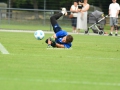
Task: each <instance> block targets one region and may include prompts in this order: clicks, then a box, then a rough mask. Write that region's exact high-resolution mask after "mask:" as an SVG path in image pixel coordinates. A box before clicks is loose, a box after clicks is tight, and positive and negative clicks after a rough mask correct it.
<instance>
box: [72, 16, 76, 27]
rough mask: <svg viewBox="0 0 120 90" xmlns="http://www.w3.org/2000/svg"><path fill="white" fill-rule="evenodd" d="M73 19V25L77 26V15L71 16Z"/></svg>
mask: <svg viewBox="0 0 120 90" xmlns="http://www.w3.org/2000/svg"><path fill="white" fill-rule="evenodd" d="M71 21H72V26H73V27H76V24H77V17H73V18H71Z"/></svg>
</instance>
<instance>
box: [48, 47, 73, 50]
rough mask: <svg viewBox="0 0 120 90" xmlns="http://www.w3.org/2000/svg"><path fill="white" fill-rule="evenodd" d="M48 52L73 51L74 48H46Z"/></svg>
mask: <svg viewBox="0 0 120 90" xmlns="http://www.w3.org/2000/svg"><path fill="white" fill-rule="evenodd" d="M46 49H47V50H72V48H52V47H51V48H46Z"/></svg>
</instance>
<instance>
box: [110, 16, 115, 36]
mask: <svg viewBox="0 0 120 90" xmlns="http://www.w3.org/2000/svg"><path fill="white" fill-rule="evenodd" d="M113 29H114V22H113V17H110V33H109V36H112V34H113Z"/></svg>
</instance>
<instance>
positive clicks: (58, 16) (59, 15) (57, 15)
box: [50, 8, 67, 33]
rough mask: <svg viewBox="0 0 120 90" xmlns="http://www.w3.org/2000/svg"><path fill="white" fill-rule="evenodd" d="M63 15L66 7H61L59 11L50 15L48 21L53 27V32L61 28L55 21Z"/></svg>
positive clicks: (65, 13)
mask: <svg viewBox="0 0 120 90" xmlns="http://www.w3.org/2000/svg"><path fill="white" fill-rule="evenodd" d="M63 15H67V11H66V8H62V11H61V13H58V14H55V15H53V16H51V17H50V22H51V24H52V27H53V30H54V32H55V33H57V32H58V31H60V30H61V27H60V26H59V24H58V23H57V19H59V18H60V17H61V16H63Z"/></svg>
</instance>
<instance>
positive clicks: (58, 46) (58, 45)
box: [56, 43, 64, 48]
mask: <svg viewBox="0 0 120 90" xmlns="http://www.w3.org/2000/svg"><path fill="white" fill-rule="evenodd" d="M56 47H57V48H64V45H63V44H58V43H56Z"/></svg>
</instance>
